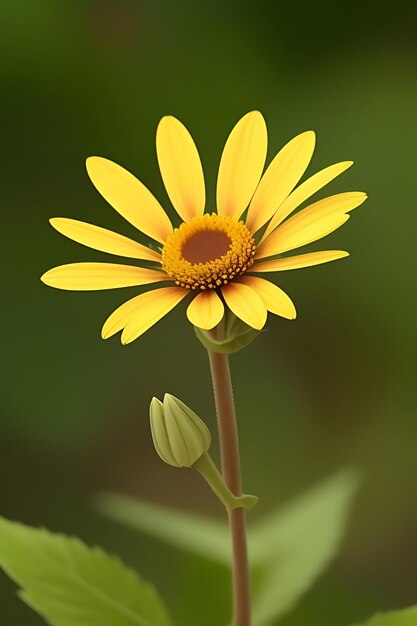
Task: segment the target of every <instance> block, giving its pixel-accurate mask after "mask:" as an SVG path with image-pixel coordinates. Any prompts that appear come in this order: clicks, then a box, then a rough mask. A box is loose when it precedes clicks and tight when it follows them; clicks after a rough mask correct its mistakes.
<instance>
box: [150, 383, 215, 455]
mask: <svg viewBox="0 0 417 626" xmlns="http://www.w3.org/2000/svg"><path fill="white" fill-rule="evenodd" d="M150 420H151V432H152V439H153V443H154V446H155V449H156V451H157V453H158V454H159V456H160V457H161V459H162V460H163V461H165V463H168V464H169V465H174V467H191V466H192V465H193V464H194V463H195V462H196V461H197V459H199V458H200V457H201V456H202V455H203V454H204V453H205V452H207V450H208V449H209V447H210V444H211V436H210V432H209V430H208V428H207V426H206V425H205V424H204V422H203V421H202V420H201V419H200V418H199V417H198V415H196V414H195V413H194V411H192V410H191V409H190V408H189V407H188V406H187V405H186V404H184V403H183V402H181V400H178V398H175V397H174V396H172V395H171V394H169V393H166V394H165V396H164V402H163V403H162V402H161V401H160V400H158V398H152V402H151V406H150Z"/></svg>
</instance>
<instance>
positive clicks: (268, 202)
mask: <svg viewBox="0 0 417 626" xmlns="http://www.w3.org/2000/svg"><path fill="white" fill-rule="evenodd" d="M315 143H316V136H315V134H314V132H313V131H312V130H310V131H307V132H305V133H302V134H301V135H298V136H297V137H295V138H294V139H292V140H291V141H290V142H288V143H287V144H286V145H285V146H284V147H283V148H282V150H280V152H278V154H277V155H276V157H275V158H274V160H273V161H272V162H271V164H270V165H269V167H268V169H267V170H266V172H265V174H264V175H263V176H262V179H261V182H260V183H259V186H258V188H257V190H256V191H255V195H254V196H253V198H252V201H251V203H250V205H249V210H248V217H247V219H246V226H247V227H248V228H249V230H250V231H251V232H252V233H255V232H256V231H257V230H259V229H260V228H261V227H262V226H263V225H264V224H265V223H266V222H267V221H268V220H269V219H270V218H271V217H272V215H273V214H274V213H275V212H276V210H277V208H278V207H279V206H280V205H281V204H282V202H283V201H284V200H285V198H286V197H287V196H288V194H289V193H290V192H291V191H292V190H293V189H294V187H295V185H296V184H297V183H298V181H299V180H300V178H301V176H302V175H303V174H304V172H305V171H306V169H307V166H308V164H309V163H310V161H311V157H312V156H313V152H314V146H315Z"/></svg>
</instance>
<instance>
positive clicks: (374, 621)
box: [358, 606, 417, 626]
mask: <svg viewBox="0 0 417 626" xmlns="http://www.w3.org/2000/svg"><path fill="white" fill-rule="evenodd" d="M358 626H417V606H411V607H409V608H408V609H403V610H402V611H392V612H390V613H378V615H375V616H374V617H372V618H371V619H370V620H369V621H367V622H364V623H363V624H360V625H359V624H358Z"/></svg>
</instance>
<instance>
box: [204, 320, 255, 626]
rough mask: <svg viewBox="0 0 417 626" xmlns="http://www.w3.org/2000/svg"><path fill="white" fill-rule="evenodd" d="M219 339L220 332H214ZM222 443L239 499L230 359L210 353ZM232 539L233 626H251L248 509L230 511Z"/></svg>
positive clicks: (227, 478) (230, 480)
mask: <svg viewBox="0 0 417 626" xmlns="http://www.w3.org/2000/svg"><path fill="white" fill-rule="evenodd" d="M212 334H213V336H214V338H215V339H219V337H218V336H217V335H218V332H217V330H216V329H214V330H213V331H212ZM208 356H209V361H210V369H211V376H212V380H213V390H214V399H215V404H216V413H217V422H218V430H219V440H220V454H221V464H222V474H223V478H224V480H225V483H226V485H227V487H228V488H229V489H230V491H231V492H232V494H233V495H234V496H236V497H239V496H241V495H242V476H241V468H240V455H239V440H238V429H237V421H236V411H235V405H234V401H233V388H232V380H231V376H230V368H229V357H228V355H227V354H226V353H220V352H214V351H212V350H208ZM229 526H230V533H231V538H232V579H233V626H250V624H251V605H250V572H249V562H248V550H247V539H246V520H245V509H244V508H236V509H233V510H229Z"/></svg>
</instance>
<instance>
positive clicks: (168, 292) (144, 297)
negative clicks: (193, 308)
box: [101, 287, 188, 339]
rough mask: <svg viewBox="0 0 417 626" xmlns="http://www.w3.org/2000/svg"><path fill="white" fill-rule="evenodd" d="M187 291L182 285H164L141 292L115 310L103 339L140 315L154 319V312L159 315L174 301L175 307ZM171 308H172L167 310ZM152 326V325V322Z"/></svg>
mask: <svg viewBox="0 0 417 626" xmlns="http://www.w3.org/2000/svg"><path fill="white" fill-rule="evenodd" d="M187 293H188V292H187V291H186V290H185V289H181V287H162V288H161V289H154V290H153V291H147V292H146V293H141V294H140V295H139V296H135V297H134V298H131V299H130V300H128V301H127V302H125V303H124V304H122V305H121V306H119V307H118V308H117V309H116V310H115V311H113V313H112V314H111V315H110V317H108V318H107V320H106V322H105V323H104V326H103V329H102V331H101V336H102V337H103V339H108V338H109V337H112V336H113V335H115V334H116V333H118V332H119V331H120V330H123V329H124V328H125V327H126V326H127V324H129V323H130V322H133V321H134V320H136V319H138V317H140V315H143V316H144V317H146V315H148V318H149V319H152V316H153V315H154V314H156V315H157V314H158V312H159V311H165V308H164V307H166V306H168V305H169V304H171V303H172V307H174V306H175V305H176V304H177V303H178V302H180V300H182V298H183V297H184V296H186V295H187ZM169 310H170V309H168V310H167V311H166V312H168V311H169ZM164 315H165V313H162V314H161V316H160V317H158V318H157V319H155V322H153V323H156V322H157V321H158V319H161V317H163V316H164ZM150 326H152V323H151V324H150ZM148 328H149V326H148ZM145 330H146V329H145Z"/></svg>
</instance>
